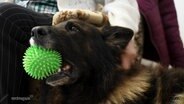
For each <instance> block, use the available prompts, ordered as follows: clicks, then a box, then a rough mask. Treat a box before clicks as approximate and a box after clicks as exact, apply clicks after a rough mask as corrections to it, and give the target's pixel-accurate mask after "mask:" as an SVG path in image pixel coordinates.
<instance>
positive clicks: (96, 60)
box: [31, 20, 184, 104]
mask: <svg viewBox="0 0 184 104" xmlns="http://www.w3.org/2000/svg"><path fill="white" fill-rule="evenodd" d="M32 34H33V37H32V39H31V40H33V41H34V44H37V45H39V46H42V47H45V48H49V49H53V50H56V51H58V52H60V53H61V55H62V57H63V67H61V69H62V71H60V72H58V73H56V74H54V75H52V76H50V77H49V78H47V79H46V83H47V84H50V85H52V86H54V87H48V86H46V85H45V87H44V88H42V94H41V98H42V103H44V104H47V103H48V104H183V102H184V77H183V76H184V70H182V69H179V68H178V69H169V70H168V69H166V68H161V67H160V68H148V67H144V66H141V65H138V66H134V67H132V69H130V70H123V69H122V67H121V66H120V63H121V60H120V59H119V56H120V54H122V53H123V50H124V49H125V47H126V45H127V43H128V42H129V41H130V39H131V38H132V35H133V31H132V30H130V29H127V28H122V27H110V26H108V27H103V28H97V27H95V26H93V25H90V24H88V23H85V22H82V21H79V20H68V21H65V22H62V23H60V24H58V25H56V26H39V27H35V28H33V30H32Z"/></svg>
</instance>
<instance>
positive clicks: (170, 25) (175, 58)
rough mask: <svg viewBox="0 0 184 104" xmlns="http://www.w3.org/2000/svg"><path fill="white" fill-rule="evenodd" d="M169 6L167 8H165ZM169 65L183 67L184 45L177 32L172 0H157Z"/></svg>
mask: <svg viewBox="0 0 184 104" xmlns="http://www.w3.org/2000/svg"><path fill="white" fill-rule="evenodd" d="M168 6H169V8H167V7H168ZM159 7H160V8H159V9H160V15H161V17H162V23H163V26H164V30H165V34H166V36H165V37H166V40H167V44H168V51H169V55H170V60H171V65H172V66H174V67H184V46H183V44H182V40H181V37H180V34H179V27H178V20H177V14H176V9H175V5H174V1H173V0H159Z"/></svg>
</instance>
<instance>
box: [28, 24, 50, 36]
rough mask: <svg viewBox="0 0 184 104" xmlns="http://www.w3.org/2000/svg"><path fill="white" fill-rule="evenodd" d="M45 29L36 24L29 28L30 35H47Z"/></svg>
mask: <svg viewBox="0 0 184 104" xmlns="http://www.w3.org/2000/svg"><path fill="white" fill-rule="evenodd" d="M47 34H48V33H47V29H46V27H43V26H36V27H34V28H32V30H31V36H36V37H37V36H44V35H47Z"/></svg>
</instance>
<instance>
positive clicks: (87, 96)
mask: <svg viewBox="0 0 184 104" xmlns="http://www.w3.org/2000/svg"><path fill="white" fill-rule="evenodd" d="M99 70H100V69H99ZM100 73H101V72H99V73H98V75H97V74H96V75H94V76H95V77H96V78H95V79H89V81H87V82H83V83H77V84H75V85H69V86H64V87H63V91H64V92H63V93H64V96H66V98H65V99H66V102H64V104H98V103H99V102H101V101H103V100H105V99H106V98H107V97H108V95H109V94H110V92H111V91H112V90H113V89H115V88H114V87H116V86H117V84H119V78H118V77H120V73H118V72H114V71H112V70H109V71H107V72H105V74H103V75H101V74H100ZM94 76H93V77H91V78H94ZM71 99H72V100H71ZM68 101H69V102H70V103H68Z"/></svg>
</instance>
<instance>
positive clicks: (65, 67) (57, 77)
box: [30, 38, 78, 86]
mask: <svg viewBox="0 0 184 104" xmlns="http://www.w3.org/2000/svg"><path fill="white" fill-rule="evenodd" d="M30 44H31V45H38V46H41V47H44V46H42V45H40V44H38V43H37V41H35V39H34V38H31V39H30ZM44 48H48V47H44ZM61 54H62V53H61ZM76 69H77V67H76V66H75V65H74V64H73V62H72V61H69V60H68V59H67V58H64V57H63V59H62V67H60V68H59V69H58V71H57V72H56V73H55V74H52V75H51V76H49V77H48V78H46V83H47V84H49V85H51V86H61V85H66V84H71V83H74V82H75V81H76V80H77V78H78V74H77V72H76Z"/></svg>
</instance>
